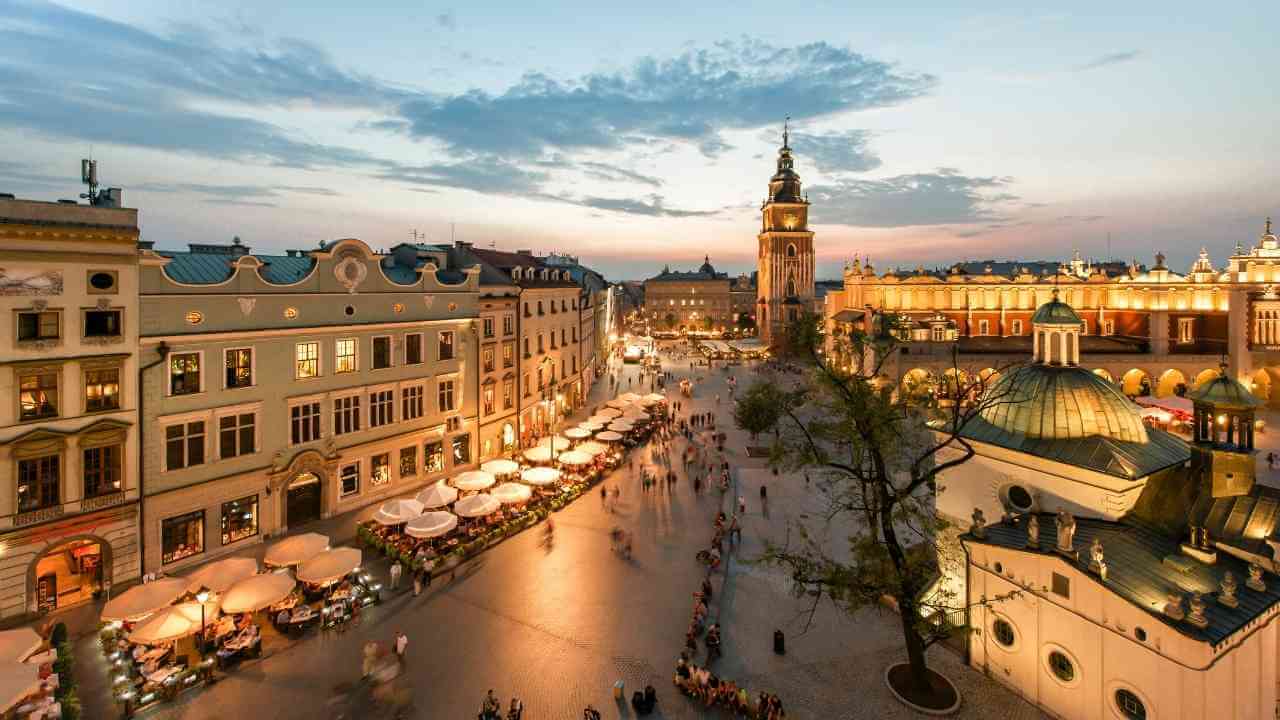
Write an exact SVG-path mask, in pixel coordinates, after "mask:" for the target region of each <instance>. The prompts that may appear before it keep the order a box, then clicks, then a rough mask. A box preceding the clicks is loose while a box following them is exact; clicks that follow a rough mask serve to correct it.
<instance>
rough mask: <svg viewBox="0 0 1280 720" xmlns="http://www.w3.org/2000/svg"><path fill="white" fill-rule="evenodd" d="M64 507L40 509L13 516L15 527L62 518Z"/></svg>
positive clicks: (56, 506) (53, 506) (54, 506)
mask: <svg viewBox="0 0 1280 720" xmlns="http://www.w3.org/2000/svg"><path fill="white" fill-rule="evenodd" d="M62 515H63V510H62V505H52V506H50V507H45V508H40V509H39V510H28V511H27V512H23V513H18V514H17V515H14V516H13V526H14V527H22V526H24V525H34V524H36V523H42V522H45V521H46V520H55V519H57V518H60V517H62Z"/></svg>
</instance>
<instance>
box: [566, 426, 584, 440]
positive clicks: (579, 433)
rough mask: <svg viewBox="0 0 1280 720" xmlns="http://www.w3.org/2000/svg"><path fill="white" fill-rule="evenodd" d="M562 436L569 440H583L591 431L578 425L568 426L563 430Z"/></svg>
mask: <svg viewBox="0 0 1280 720" xmlns="http://www.w3.org/2000/svg"><path fill="white" fill-rule="evenodd" d="M564 436H565V437H567V438H569V439H570V440H585V439H586V438H589V437H591V431H590V430H586V429H584V428H580V427H573V428H569V429H568V430H565V431H564Z"/></svg>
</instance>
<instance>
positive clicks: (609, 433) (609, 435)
mask: <svg viewBox="0 0 1280 720" xmlns="http://www.w3.org/2000/svg"><path fill="white" fill-rule="evenodd" d="M596 439H597V440H603V441H605V442H618V441H619V440H621V439H622V434H621V433H617V432H614V431H613V430H605V431H604V432H602V433H596Z"/></svg>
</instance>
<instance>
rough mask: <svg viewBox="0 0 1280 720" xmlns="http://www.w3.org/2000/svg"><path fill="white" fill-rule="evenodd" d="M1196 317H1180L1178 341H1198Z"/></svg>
mask: <svg viewBox="0 0 1280 720" xmlns="http://www.w3.org/2000/svg"><path fill="white" fill-rule="evenodd" d="M1195 327H1196V319H1195V318H1178V342H1180V343H1192V342H1195V341H1196V335H1195Z"/></svg>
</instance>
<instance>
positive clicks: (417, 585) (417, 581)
mask: <svg viewBox="0 0 1280 720" xmlns="http://www.w3.org/2000/svg"><path fill="white" fill-rule="evenodd" d="M422 574H423V571H422V570H421V569H418V570H416V571H414V573H413V596H414V597H418V596H419V595H421V594H422Z"/></svg>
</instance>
